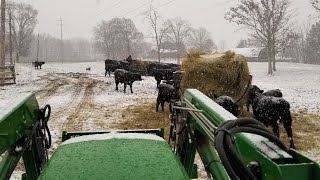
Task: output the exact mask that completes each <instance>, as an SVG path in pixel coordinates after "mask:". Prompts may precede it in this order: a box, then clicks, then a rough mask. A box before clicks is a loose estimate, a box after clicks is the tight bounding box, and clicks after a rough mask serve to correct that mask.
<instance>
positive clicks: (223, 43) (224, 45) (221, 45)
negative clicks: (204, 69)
mask: <svg viewBox="0 0 320 180" xmlns="http://www.w3.org/2000/svg"><path fill="white" fill-rule="evenodd" d="M227 46H228V45H227V42H226V41H225V40H221V41H219V52H224V51H226V49H227Z"/></svg>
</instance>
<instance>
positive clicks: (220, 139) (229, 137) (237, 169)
mask: <svg viewBox="0 0 320 180" xmlns="http://www.w3.org/2000/svg"><path fill="white" fill-rule="evenodd" d="M240 132H246V133H251V134H257V135H261V136H263V137H265V138H267V139H268V140H270V141H271V142H273V143H274V144H275V145H277V146H279V148H281V149H282V150H284V151H286V152H287V148H286V146H285V145H284V144H283V143H282V142H281V141H280V140H279V139H278V138H277V137H276V136H275V135H273V134H272V133H271V132H269V131H268V130H267V128H266V127H265V126H264V125H263V124H262V123H261V122H259V121H257V120H254V119H249V118H241V119H236V120H230V121H225V122H223V123H222V124H221V125H220V126H219V127H218V129H217V131H216V133H215V137H216V140H215V148H216V150H217V152H218V154H219V157H220V159H221V162H222V163H223V165H224V167H225V169H226V171H227V173H228V174H229V176H230V178H231V179H241V180H242V179H250V180H251V179H254V180H255V179H257V178H256V177H255V176H254V175H253V173H252V172H251V171H250V170H249V169H248V168H247V166H246V165H245V164H244V163H243V161H242V160H241V159H240V157H239V155H238V153H237V151H236V150H235V148H234V139H233V136H234V134H236V133H240Z"/></svg>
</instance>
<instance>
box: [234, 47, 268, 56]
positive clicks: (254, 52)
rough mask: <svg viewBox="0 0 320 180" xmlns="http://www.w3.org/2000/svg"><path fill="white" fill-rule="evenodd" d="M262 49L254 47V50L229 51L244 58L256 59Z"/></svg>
mask: <svg viewBox="0 0 320 180" xmlns="http://www.w3.org/2000/svg"><path fill="white" fill-rule="evenodd" d="M263 49H264V48H262V47H254V48H234V49H231V51H234V52H235V53H236V54H241V55H243V56H245V57H258V56H259V54H260V52H261V51H262V50H263Z"/></svg>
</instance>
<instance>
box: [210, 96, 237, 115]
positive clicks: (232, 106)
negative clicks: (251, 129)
mask: <svg viewBox="0 0 320 180" xmlns="http://www.w3.org/2000/svg"><path fill="white" fill-rule="evenodd" d="M215 98H216V99H215V100H214V101H215V102H216V103H217V104H219V105H220V106H222V107H223V108H224V109H225V110H227V111H229V112H230V113H232V114H233V115H234V116H236V117H237V116H238V115H239V106H238V104H237V103H236V102H235V101H234V100H233V99H232V98H231V97H229V96H219V97H217V96H215Z"/></svg>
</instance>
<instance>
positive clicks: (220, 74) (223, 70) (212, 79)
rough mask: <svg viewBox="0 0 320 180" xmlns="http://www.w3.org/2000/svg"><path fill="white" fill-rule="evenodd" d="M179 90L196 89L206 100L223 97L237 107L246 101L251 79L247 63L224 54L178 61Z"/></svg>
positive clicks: (232, 53)
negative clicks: (227, 98) (229, 99)
mask: <svg viewBox="0 0 320 180" xmlns="http://www.w3.org/2000/svg"><path fill="white" fill-rule="evenodd" d="M182 70H183V71H184V74H183V77H182V80H181V90H182V92H184V91H185V89H187V88H196V89H198V90H199V91H201V92H202V93H204V94H206V95H207V96H208V97H210V98H212V99H213V98H214V95H217V96H222V95H227V96H230V97H232V98H233V99H234V100H235V101H238V103H239V105H240V106H243V105H245V104H246V102H247V98H248V96H247V94H248V87H250V86H251V77H250V76H249V75H250V72H249V68H248V64H247V60H246V58H245V57H244V56H242V55H236V54H235V53H234V52H231V51H227V52H225V53H224V54H214V55H201V56H200V57H195V56H188V57H187V59H185V60H184V61H183V62H182Z"/></svg>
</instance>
